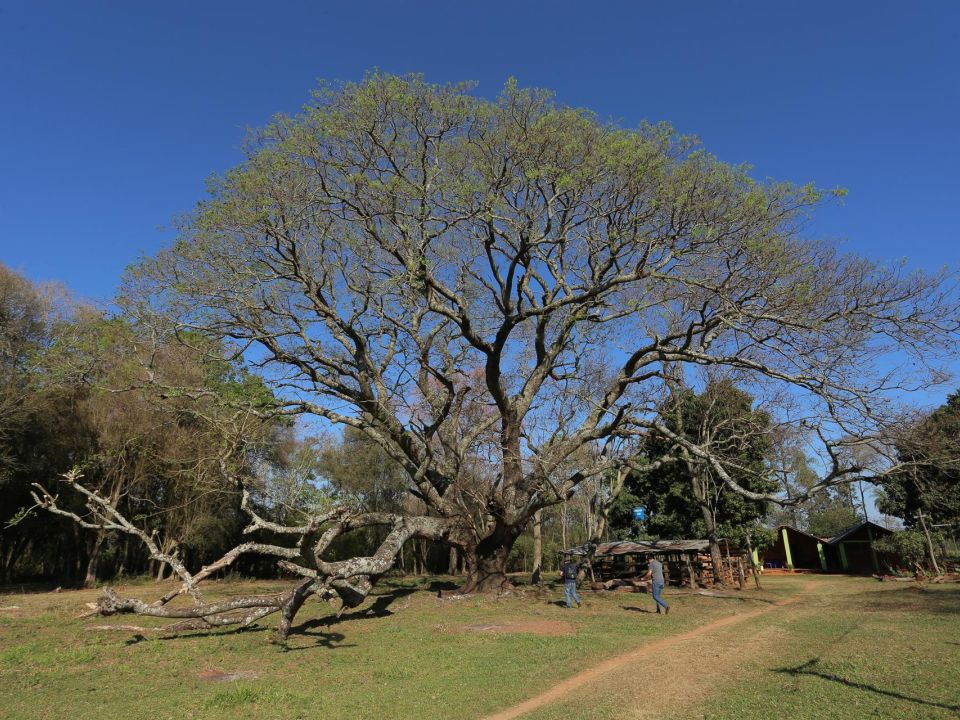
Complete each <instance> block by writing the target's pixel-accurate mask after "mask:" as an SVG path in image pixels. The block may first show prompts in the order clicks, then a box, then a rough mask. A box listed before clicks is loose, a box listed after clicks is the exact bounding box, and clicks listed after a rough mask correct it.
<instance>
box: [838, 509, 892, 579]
mask: <svg viewBox="0 0 960 720" xmlns="http://www.w3.org/2000/svg"><path fill="white" fill-rule="evenodd" d="M892 534H893V531H892V530H887V528H885V527H883V526H882V525H877V524H876V523H872V522H862V523H860V524H858V525H854V526H853V527H851V528H847V529H846V530H844V531H843V532H841V533H838V534H837V535H834V536H833V537H832V538H830V540H829V541H828V543H827V545H828V547H829V548H830V553H831V554H830V555H828V557H827V562H828V564H829V565H830V566H831V567H833V568H835V569H837V570H838V571H840V572H848V573H855V574H862V575H869V574H871V573H875V572H880V561H879V559H878V556H877V551H876V550H875V549H874V547H873V541H874V540H876V539H877V538H878V537H886V536H887V535H892Z"/></svg>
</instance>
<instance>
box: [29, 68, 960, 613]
mask: <svg viewBox="0 0 960 720" xmlns="http://www.w3.org/2000/svg"><path fill="white" fill-rule="evenodd" d="M246 152H247V156H246V160H245V161H244V162H243V163H242V164H241V165H239V166H238V167H236V168H234V169H233V170H230V171H229V172H227V173H225V174H224V175H222V176H220V177H216V178H213V179H212V180H211V181H210V185H209V191H210V192H209V197H208V198H207V199H206V200H204V201H202V202H200V203H199V204H198V206H197V208H196V209H195V211H194V212H193V213H191V214H190V215H188V216H187V217H186V218H185V219H184V221H183V222H182V225H181V228H180V235H179V238H178V240H177V241H176V243H174V244H173V245H172V246H171V247H169V248H167V249H166V250H163V251H161V252H160V253H158V254H157V255H156V256H155V257H152V258H148V259H146V260H144V261H143V262H141V263H139V264H138V265H137V266H136V267H134V268H133V269H132V270H131V271H130V272H129V274H128V276H127V278H126V281H125V284H124V291H123V297H122V298H121V301H120V302H121V307H122V308H123V311H124V312H125V313H126V314H127V316H128V317H129V318H130V321H131V322H132V323H134V324H135V325H136V326H137V327H139V328H149V329H150V332H151V333H152V334H153V336H154V337H156V338H158V339H159V340H160V341H161V342H163V343H173V342H179V343H182V344H183V345H184V346H186V347H188V348H191V349H192V350H193V351H195V352H198V353H200V354H201V355H204V354H211V351H210V348H216V349H217V351H216V353H213V354H214V355H217V356H218V358H219V359H220V360H222V361H224V362H227V363H228V364H229V363H236V364H238V365H240V366H242V367H244V368H245V369H246V371H247V372H249V373H250V374H251V375H256V376H258V377H259V378H262V381H263V383H264V385H265V387H268V388H269V389H270V390H271V392H272V393H273V397H274V398H275V401H272V402H271V403H254V402H251V400H250V399H249V398H243V397H235V398H229V397H227V398H224V400H226V401H227V402H226V405H227V406H231V405H232V406H234V407H237V408H239V407H241V406H244V405H245V406H246V407H247V409H248V410H249V412H250V413H252V416H253V417H264V418H267V417H269V416H271V415H272V416H277V415H280V416H290V415H300V416H304V417H307V418H311V419H312V421H313V422H315V423H320V424H322V425H326V426H332V427H335V428H340V429H347V430H349V432H351V433H361V434H363V435H364V436H365V437H366V438H367V439H368V440H369V441H370V442H372V443H375V444H376V445H377V446H378V447H379V449H380V451H382V453H383V454H384V455H385V457H387V458H389V459H390V461H391V462H392V463H393V464H394V465H395V467H396V468H397V469H398V472H399V473H402V477H403V482H404V484H405V490H406V492H407V493H409V495H410V497H411V498H413V499H414V500H415V501H416V503H414V504H411V505H408V506H406V507H404V508H402V509H401V510H402V511H401V512H383V511H374V510H372V509H365V508H345V507H335V508H333V509H328V508H323V509H318V510H317V512H315V513H314V514H312V515H311V514H310V513H307V515H306V517H304V518H303V519H302V520H293V519H291V520H290V522H291V523H299V524H283V523H277V522H273V521H271V520H270V519H269V518H266V517H263V516H262V514H258V512H257V510H258V507H256V506H255V504H251V503H250V502H248V499H249V498H250V497H253V496H252V495H247V494H245V495H244V502H243V509H244V510H246V511H247V512H248V513H249V514H250V517H251V521H250V524H249V525H248V527H247V528H246V530H245V532H250V533H253V532H264V533H272V537H281V538H287V539H289V540H290V542H291V543H294V545H290V544H268V543H245V544H244V545H243V546H242V547H240V546H238V548H237V549H236V550H235V551H232V552H234V554H232V555H229V557H227V556H224V559H223V563H227V562H232V559H231V558H235V557H236V553H240V552H260V553H263V554H265V555H267V556H272V557H274V558H275V559H276V560H277V562H278V563H280V564H281V566H282V567H284V568H285V569H287V570H289V571H292V572H295V573H297V574H298V575H300V576H301V577H302V578H303V581H302V583H301V584H300V585H298V586H297V588H295V589H294V590H291V591H290V593H289V594H287V595H284V597H283V598H279V599H275V600H274V601H272V602H273V605H272V606H271V607H273V610H277V609H281V608H282V609H283V617H284V620H283V625H285V626H286V627H289V621H290V619H291V617H292V615H293V614H295V613H296V611H297V608H298V607H299V606H300V603H302V602H303V599H304V598H305V597H306V596H307V595H309V594H317V595H321V596H328V595H330V594H339V595H340V596H341V597H342V598H343V599H344V601H345V602H349V603H355V602H358V601H359V599H362V597H363V596H364V595H365V594H366V593H368V592H369V590H370V588H371V587H372V584H373V583H374V582H376V580H377V578H379V577H380V576H381V575H382V574H383V573H384V572H386V571H387V570H388V569H389V568H390V567H391V566H392V564H393V562H394V559H395V557H396V556H397V554H398V553H399V551H400V549H401V548H402V547H403V544H404V543H405V542H406V541H407V540H409V539H411V538H421V539H430V540H434V541H438V542H443V543H446V544H449V545H451V546H454V547H456V548H458V549H459V550H461V551H462V553H463V556H464V559H465V562H466V567H467V572H468V574H467V582H466V586H465V589H466V590H473V589H492V588H502V587H504V585H505V583H506V578H505V574H504V571H505V567H506V565H505V564H506V560H507V557H508V555H509V552H510V549H511V547H512V545H513V544H514V542H515V541H516V540H517V538H518V537H519V536H520V534H521V533H522V532H523V529H524V528H525V527H526V525H527V524H528V522H529V521H530V519H531V518H532V517H533V515H534V514H535V513H537V512H538V511H539V510H541V509H543V508H545V507H547V506H549V505H552V504H556V503H560V502H563V501H564V500H566V499H568V498H570V497H571V496H572V495H574V494H576V493H577V492H578V491H580V490H581V489H582V487H583V486H584V485H585V484H587V483H590V482H602V481H603V480H604V479H605V478H610V477H615V478H619V479H622V478H623V477H624V474H625V473H626V472H627V471H628V470H632V471H635V472H642V473H650V472H654V471H656V470H657V469H658V468H660V467H663V466H666V465H668V464H671V463H677V462H684V463H686V464H688V465H690V466H695V467H697V468H698V475H699V476H701V477H705V476H707V475H709V477H710V478H711V482H712V483H715V485H716V487H717V488H721V487H722V488H723V492H725V493H726V492H730V493H733V494H736V495H739V496H740V497H741V498H744V499H745V500H744V502H746V501H750V502H751V503H752V502H763V501H766V500H771V499H776V500H783V498H782V496H780V495H779V494H778V493H777V492H775V491H773V490H769V489H766V488H764V487H760V486H748V485H747V484H745V483H746V480H744V479H743V478H744V476H743V475H742V474H741V473H739V471H735V470H737V469H736V467H735V466H734V465H732V464H731V463H730V462H729V458H725V456H724V454H723V449H722V445H723V444H722V443H720V444H718V443H716V442H714V440H715V439H716V438H708V437H705V436H703V435H701V434H696V433H693V434H691V433H688V432H685V431H684V430H683V428H681V427H679V426H677V425H675V424H671V422H669V421H668V419H667V416H665V415H664V414H663V412H662V409H663V407H664V403H665V401H667V400H668V398H669V397H670V396H671V393H672V390H673V388H675V387H676V385H677V382H678V379H682V378H683V377H684V376H685V375H686V374H688V373H690V374H692V371H694V370H698V369H703V368H707V369H708V370H710V371H711V372H714V373H715V374H717V375H727V376H730V377H734V378H735V380H736V383H737V386H738V387H739V388H741V389H742V391H743V392H745V393H748V394H749V396H750V397H752V398H754V399H756V401H757V402H758V403H762V404H763V406H764V407H765V408H770V410H768V411H767V412H768V417H767V419H768V421H769V425H770V426H771V428H774V427H776V428H779V429H781V430H782V429H783V428H789V427H793V428H796V429H797V430H798V433H799V434H801V435H802V436H803V437H804V438H805V442H807V443H808V445H809V447H808V448H807V449H808V451H809V452H810V453H811V454H818V458H817V459H818V463H819V464H820V465H821V466H822V468H823V472H822V473H820V478H819V479H818V481H817V482H815V483H813V484H812V485H811V486H810V487H809V488H807V490H806V491H805V492H806V493H812V492H816V491H817V490H821V489H824V488H828V487H831V486H833V485H836V484H839V483H843V482H847V481H850V480H851V479H854V478H858V477H862V476H865V475H867V476H873V477H875V476H876V475H877V474H882V473H885V472H888V471H889V470H890V468H891V467H892V463H893V462H894V460H893V459H892V458H891V456H890V453H889V447H890V442H889V430H890V427H891V425H892V423H893V422H894V421H895V420H896V419H897V417H898V415H897V413H896V407H895V405H894V404H893V403H892V402H891V401H892V400H893V396H894V395H895V394H896V393H897V392H900V391H903V390H904V389H906V388H908V387H922V386H925V384H926V383H928V382H931V381H933V380H935V379H937V378H938V377H939V376H938V375H937V373H936V369H937V368H936V361H937V358H938V357H940V356H941V355H942V354H943V353H950V352H953V351H954V350H955V348H956V342H957V339H958V337H957V327H958V326H957V317H956V297H955V288H954V286H953V285H952V284H950V282H949V281H948V280H949V279H948V278H946V277H945V276H942V275H941V276H932V277H931V276H925V275H924V274H922V273H913V272H908V271H907V270H906V269H905V268H904V267H903V266H894V267H887V266H883V265H880V264H877V263H873V262H871V261H869V260H866V259H864V258H860V257H856V256H853V255H847V254H843V253H841V252H840V251H839V250H838V249H837V248H836V247H834V246H833V245H831V244H828V243H824V242H818V241H816V240H812V239H809V238H808V237H806V236H805V233H804V223H805V221H806V219H807V217H808V213H809V212H811V211H812V210H813V209H814V208H815V207H816V206H817V205H818V204H820V203H821V202H823V201H824V200H825V199H827V198H828V197H829V196H830V195H831V194H837V193H830V192H824V191H822V190H820V189H818V188H817V187H815V186H813V185H794V184H791V183H788V182H774V181H763V182H761V181H757V180H755V179H754V178H752V177H751V175H750V171H749V168H748V167H746V166H734V165H730V164H727V163H724V162H721V161H719V160H718V159H716V158H715V157H713V156H711V155H710V154H709V153H707V152H705V151H703V150H702V149H700V148H699V147H698V145H697V142H696V141H695V140H694V139H693V138H690V137H685V136H682V135H679V134H678V133H676V132H675V131H674V130H673V129H672V128H670V127H669V126H667V125H664V124H657V125H651V124H643V125H641V126H639V127H637V128H633V129H629V128H624V127H620V126H618V125H616V124H614V123H609V122H603V121H601V120H599V119H598V118H597V117H596V116H595V115H593V114H592V113H590V112H589V111H586V110H581V109H577V108H570V107H566V106H563V105H561V104H559V103H557V102H556V101H555V100H554V99H553V98H552V96H551V95H550V93H548V92H546V91H542V90H536V89H525V88H521V87H519V86H518V85H517V83H515V82H512V81H511V82H509V83H507V85H506V87H505V88H504V89H503V91H502V92H501V93H500V95H499V96H498V97H497V98H496V99H493V100H490V99H485V98H482V97H479V96H478V95H476V94H474V93H473V91H472V88H471V87H470V86H469V85H432V84H429V83H427V82H425V81H424V80H423V78H421V77H419V76H404V77H395V76H390V75H384V74H380V73H374V74H371V75H369V76H368V77H366V78H365V79H364V80H363V81H362V82H359V83H344V84H341V85H324V86H322V87H321V88H320V89H319V90H318V91H317V92H316V93H315V95H314V97H313V99H312V102H310V103H309V104H308V105H307V106H306V107H305V108H304V109H303V110H302V112H300V113H299V114H297V115H295V116H278V117H277V118H276V119H275V120H274V121H273V122H272V123H270V124H269V125H267V126H266V127H263V128H261V129H259V130H256V131H253V132H252V133H251V136H250V138H249V142H248V144H247V146H246ZM221 351H224V352H222V353H221ZM890 353H894V354H895V355H896V356H897V357H900V358H903V357H906V358H909V359H910V360H911V361H913V362H914V365H912V366H910V367H909V368H896V367H894V368H892V369H891V364H890V362H889V358H890ZM881 361H882V362H881ZM917 368H921V371H918V370H917ZM926 371H929V372H926ZM160 385H163V383H160ZM165 392H168V393H170V394H171V395H172V396H177V397H193V398H201V397H208V396H210V395H211V392H212V391H211V390H210V388H199V389H191V388H188V387H180V386H168V387H167V388H166V390H165ZM266 399H267V400H269V398H266ZM774 408H775V409H774ZM681 415H682V413H681ZM345 437H346V438H347V440H348V441H350V438H349V436H345ZM658 442H659V443H660V445H659V447H660V448H661V449H662V451H663V455H661V456H659V457H655V456H654V455H653V454H650V453H641V452H638V448H640V447H642V446H644V445H645V444H647V443H658ZM651 446H652V445H651ZM867 451H869V452H867ZM248 479H249V478H247V476H246V473H245V471H244V470H243V469H242V468H239V469H238V471H237V478H236V482H237V483H238V484H239V485H245V484H246V482H247V480H248ZM67 482H68V484H70V485H71V486H72V487H73V488H74V489H75V490H76V491H77V492H81V493H83V492H84V489H83V487H82V485H80V484H78V483H77V482H76V478H75V477H73V478H68V479H67ZM618 482H619V480H618ZM751 488H752V489H751ZM596 496H597V497H601V496H603V492H599V493H597V495H596ZM730 497H731V498H732V497H733V496H732V495H731V496H730ZM254 499H255V498H254ZM796 500H799V498H796ZM604 502H606V500H604ZM731 502H732V500H731ZM47 504H48V506H49V504H50V501H49V500H48V501H47ZM748 505H749V503H747V505H746V506H748ZM100 508H101V516H102V518H103V522H105V523H108V524H110V523H112V524H113V525H116V526H122V525H123V521H122V520H121V519H120V518H118V517H117V516H116V515H115V512H114V510H113V509H111V508H110V507H108V506H106V505H100ZM370 527H379V528H382V529H383V530H384V532H383V533H381V536H382V538H383V539H382V542H381V544H380V545H379V546H378V547H377V549H376V551H375V552H373V553H372V554H370V555H368V556H362V557H360V556H358V557H353V558H350V559H347V560H336V561H334V560H332V559H331V558H330V556H329V553H328V551H329V550H330V548H332V547H333V546H334V544H335V541H336V540H337V538H338V537H340V536H342V535H344V534H346V533H349V532H352V531H355V530H359V529H363V528H370ZM307 548H309V551H308V550H307ZM154 554H155V555H156V554H157V553H154ZM161 555H162V553H161ZM158 557H159V555H158ZM218 562H220V561H218ZM215 564H216V563H215ZM177 572H178V573H180V575H181V577H182V578H183V579H184V587H185V588H186V589H187V590H189V591H190V592H196V583H197V582H199V580H198V578H202V577H205V576H206V573H207V571H206V570H204V571H201V572H200V573H197V574H196V575H193V574H191V573H190V572H189V571H188V570H187V569H186V568H185V567H182V566H181V567H180V568H179V569H178V570H177ZM197 597H198V602H201V601H200V600H199V595H198V596H197ZM238 602H239V601H238ZM149 607H152V606H146V605H144V604H143V603H139V601H125V600H120V599H116V598H114V599H112V600H110V601H109V602H108V603H107V605H106V606H105V608H106V609H107V610H109V611H111V612H112V611H121V610H122V611H136V612H140V611H147V612H150V613H159V612H161V610H157V609H153V610H145V608H149ZM237 607H239V605H238V606H237ZM264 607H265V606H264V605H257V604H256V603H252V602H251V604H249V605H248V609H249V610H250V613H251V614H250V616H249V617H254V616H256V615H257V613H259V612H261V610H263V608H264ZM192 612H194V613H195V614H196V616H197V617H207V616H208V615H211V614H213V613H215V610H213V609H211V608H209V607H205V606H203V605H202V604H201V605H199V606H198V608H196V609H194V610H193V611H192Z"/></svg>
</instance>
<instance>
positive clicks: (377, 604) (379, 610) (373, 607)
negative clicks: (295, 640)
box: [290, 587, 417, 633]
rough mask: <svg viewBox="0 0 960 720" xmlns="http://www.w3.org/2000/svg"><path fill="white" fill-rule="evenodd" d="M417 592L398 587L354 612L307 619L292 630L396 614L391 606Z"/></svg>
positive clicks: (298, 630)
mask: <svg viewBox="0 0 960 720" xmlns="http://www.w3.org/2000/svg"><path fill="white" fill-rule="evenodd" d="M415 592H417V588H412V587H398V588H397V589H396V590H393V591H392V592H389V593H384V594H383V595H377V596H376V598H375V599H374V601H373V602H372V603H371V604H370V605H367V606H366V607H362V608H360V609H357V610H354V611H353V612H348V613H343V614H342V615H336V614H334V615H325V616H324V617H321V618H315V619H313V620H307V621H306V622H304V623H301V624H300V625H297V626H296V627H294V628H292V629H291V631H290V632H291V633H301V632H304V631H306V630H310V629H312V628H316V627H329V626H330V625H336V624H338V623H342V622H350V621H351V620H369V619H371V618H381V617H389V616H390V615H393V614H394V613H393V611H392V610H390V606H391V605H392V604H393V603H394V602H396V601H397V600H398V599H400V598H402V597H404V596H405V595H411V594H413V593H415Z"/></svg>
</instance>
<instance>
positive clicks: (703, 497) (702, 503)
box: [690, 472, 726, 585]
mask: <svg viewBox="0 0 960 720" xmlns="http://www.w3.org/2000/svg"><path fill="white" fill-rule="evenodd" d="M690 487H691V490H692V491H693V497H694V499H695V500H696V501H697V505H698V506H699V508H700V514H701V515H702V516H703V524H704V527H705V528H706V530H707V540H708V542H709V543H710V561H711V563H712V564H713V584H714V585H725V584H726V583H725V582H724V579H723V555H722V554H721V553H720V540H719V538H718V537H717V516H716V512H715V511H714V509H713V507H712V506H711V505H710V502H709V499H708V497H707V483H706V482H703V481H702V480H701V479H700V478H699V477H697V474H696V473H695V472H692V473H691V475H690Z"/></svg>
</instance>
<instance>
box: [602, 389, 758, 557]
mask: <svg viewBox="0 0 960 720" xmlns="http://www.w3.org/2000/svg"><path fill="white" fill-rule="evenodd" d="M661 415H662V417H663V420H664V423H665V424H666V425H667V426H668V427H669V428H670V429H671V430H672V431H674V432H678V433H683V434H684V435H686V437H687V438H688V439H690V440H692V441H694V442H696V443H698V444H701V445H707V446H709V448H710V450H711V452H713V453H715V454H716V455H718V456H720V457H721V458H722V459H723V462H724V465H725V467H726V469H727V472H728V473H729V474H730V476H731V477H732V478H733V479H734V480H735V481H736V482H737V483H738V484H740V485H741V486H743V487H745V488H747V489H748V490H751V491H753V492H768V491H771V490H773V489H774V487H775V486H774V483H773V481H772V480H771V479H770V478H769V476H768V472H767V462H766V458H767V454H768V453H769V451H770V440H769V427H770V419H769V417H768V416H767V415H766V414H765V413H764V412H762V411H757V410H754V409H753V399H752V398H751V397H750V396H749V395H748V394H747V393H745V392H743V391H742V390H739V389H738V388H736V387H735V386H734V385H733V383H732V382H730V381H728V380H720V381H716V382H711V383H710V384H709V385H708V386H707V387H706V388H705V390H704V391H703V392H702V393H699V394H698V393H695V392H694V391H692V390H690V389H682V390H680V391H678V394H677V395H675V396H674V398H673V400H672V401H671V402H670V403H669V404H668V405H665V406H664V407H663V408H662V409H661ZM643 452H644V454H645V456H646V457H648V458H650V459H656V458H661V457H668V456H670V455H672V454H675V453H676V451H675V449H674V448H672V447H671V443H670V442H669V441H668V440H666V439H663V438H660V437H652V438H651V439H650V440H649V441H648V442H647V443H646V444H645V446H644V448H643ZM696 474H699V475H700V476H701V482H704V483H705V485H706V486H707V487H706V491H707V493H706V499H707V503H708V505H709V507H710V509H711V511H712V513H713V514H714V517H715V522H716V525H717V536H718V537H727V538H730V539H736V540H737V541H740V540H742V539H743V535H744V533H745V532H746V530H747V529H754V528H755V525H756V521H757V520H759V519H760V518H761V517H763V515H764V514H765V513H766V503H764V502H759V501H755V500H748V499H746V498H744V497H743V496H742V495H740V494H738V493H735V492H733V491H731V490H730V489H729V488H728V487H726V486H725V485H723V484H722V482H721V481H719V480H716V479H714V478H713V477H712V474H711V473H710V470H709V469H708V468H706V467H704V466H703V465H700V464H693V463H688V462H685V461H684V460H683V459H681V458H680V457H677V458H676V459H675V461H673V462H669V463H667V464H665V465H663V466H661V467H660V468H658V469H656V470H654V471H651V472H648V473H643V474H634V475H632V476H631V477H630V478H629V479H628V481H627V483H626V487H625V490H626V492H627V493H628V495H626V496H625V498H626V497H629V498H630V501H631V502H633V503H636V504H639V505H643V506H645V507H646V508H647V511H648V514H649V520H647V521H646V523H645V529H646V531H647V532H648V533H649V534H650V535H652V536H654V537H665V538H678V537H705V535H706V532H707V529H706V527H705V524H704V523H705V520H704V516H703V512H702V510H701V507H700V504H699V503H698V502H697V500H696V497H695V496H694V493H693V490H692V489H691V481H692V479H693V478H694V477H695V476H696ZM702 476H706V477H702ZM619 507H620V509H619V510H618V511H617V512H616V514H615V518H616V523H615V527H617V532H618V533H622V532H624V531H627V532H629V530H628V528H629V526H628V525H625V521H626V520H627V517H626V511H627V507H626V506H624V505H621V506H619ZM631 522H632V521H631Z"/></svg>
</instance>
